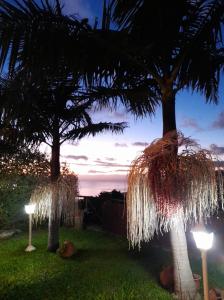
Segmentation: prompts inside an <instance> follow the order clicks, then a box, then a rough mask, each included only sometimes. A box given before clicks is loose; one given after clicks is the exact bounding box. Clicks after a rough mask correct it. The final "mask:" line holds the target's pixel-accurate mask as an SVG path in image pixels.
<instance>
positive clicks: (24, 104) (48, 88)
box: [2, 73, 126, 251]
mask: <svg viewBox="0 0 224 300" xmlns="http://www.w3.org/2000/svg"><path fill="white" fill-rule="evenodd" d="M77 78H78V77H77ZM77 78H76V79H75V80H74V79H73V78H69V76H68V75H67V73H65V74H64V78H63V79H62V77H61V74H60V78H59V77H57V78H52V77H51V79H50V76H49V79H48V81H46V82H45V85H40V84H39V83H36V81H32V80H31V78H29V79H28V78H27V81H26V82H24V75H23V74H22V76H21V77H20V73H18V74H17V76H16V77H15V78H13V79H12V80H10V81H7V82H5V84H4V88H3V93H4V99H5V106H4V107H5V109H4V118H3V120H2V126H3V127H4V121H5V122H7V124H9V122H10V125H11V127H12V128H15V129H16V130H17V131H19V132H20V133H21V137H20V138H22V139H24V140H26V141H27V142H29V143H32V144H39V143H46V144H47V145H49V146H50V148H51V163H50V175H51V183H52V184H53V185H55V186H56V187H57V182H58V180H59V177H60V147H61V145H62V144H63V143H64V142H65V141H68V140H73V141H77V140H80V139H82V138H83V137H85V136H87V135H93V136H94V135H95V134H98V133H101V132H103V131H105V130H109V131H112V132H115V133H118V132H122V131H123V129H124V127H125V126H126V124H125V123H108V122H99V123H93V122H92V119H91V116H90V110H91V108H92V106H93V105H94V103H95V102H96V99H95V98H89V96H88V95H87V96H85V94H84V93H81V92H80V91H77V85H78V82H77ZM58 197H59V196H58V189H57V188H54V189H52V202H51V203H52V204H51V214H50V218H49V236H48V238H49V240H48V250H49V251H55V250H56V249H57V248H58V245H59V235H58V234H59V231H58V230H59V220H60V217H59V216H58V215H57V214H56V212H57V211H58V205H59V199H58Z"/></svg>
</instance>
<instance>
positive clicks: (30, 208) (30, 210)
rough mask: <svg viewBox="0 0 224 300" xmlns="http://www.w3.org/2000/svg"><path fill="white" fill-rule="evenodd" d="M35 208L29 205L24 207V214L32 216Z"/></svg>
mask: <svg viewBox="0 0 224 300" xmlns="http://www.w3.org/2000/svg"><path fill="white" fill-rule="evenodd" d="M35 207H36V204H29V205H25V211H26V213H27V214H28V215H29V214H33V213H34V211H35Z"/></svg>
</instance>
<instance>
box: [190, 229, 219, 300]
mask: <svg viewBox="0 0 224 300" xmlns="http://www.w3.org/2000/svg"><path fill="white" fill-rule="evenodd" d="M192 233H193V237H194V240H195V243H196V246H197V248H198V249H199V250H200V251H201V259H202V274H203V287H204V299H205V300H209V294H208V272H207V258H206V256H207V250H209V249H211V247H212V243H213V237H214V234H213V232H211V233H208V232H206V231H205V230H201V229H200V230H199V231H197V230H195V231H194V230H192Z"/></svg>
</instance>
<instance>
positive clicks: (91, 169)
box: [61, 0, 224, 194]
mask: <svg viewBox="0 0 224 300" xmlns="http://www.w3.org/2000/svg"><path fill="white" fill-rule="evenodd" d="M102 2H103V1H102V0H85V1H82V0H64V1H63V3H64V12H65V13H66V14H69V15H70V14H76V15H78V16H79V17H87V18H89V20H90V23H93V22H94V19H95V16H99V15H100V13H101V10H102V7H101V6H102ZM223 83H224V82H222V84H221V85H220V87H221V89H220V101H219V104H218V105H215V104H209V103H208V104H206V103H205V98H204V97H203V96H201V95H199V94H197V93H194V94H192V92H191V91H186V90H185V91H183V92H180V93H179V94H178V95H177V102H176V107H177V109H176V115H177V127H178V128H179V129H180V130H181V131H182V132H183V133H184V134H185V135H186V136H190V137H191V138H193V139H195V140H197V142H198V143H200V144H201V145H202V147H206V148H208V149H212V150H213V151H214V152H215V153H216V154H218V155H219V157H220V159H221V160H223V159H224V89H223V87H224V84H223ZM94 119H95V120H96V121H111V122H121V121H125V122H128V125H129V127H128V128H126V129H125V131H124V133H123V134H120V135H112V134H110V133H106V134H101V135H98V136H97V137H88V138H84V139H82V140H81V141H80V142H79V143H78V144H65V145H63V146H62V148H61V162H64V161H66V162H67V163H68V165H69V166H70V168H71V169H72V170H73V171H75V172H76V173H77V174H78V175H80V189H81V190H80V193H81V194H82V193H88V192H86V191H84V190H83V184H84V181H85V186H88V184H89V185H91V186H92V187H94V186H96V184H100V183H101V186H102V182H104V181H109V180H111V181H116V182H122V184H123V186H121V185H119V186H114V188H116V187H117V188H120V189H123V190H125V185H124V181H125V179H124V178H126V174H127V171H128V167H129V165H130V163H131V161H132V160H133V159H134V158H136V156H137V155H139V154H140V153H141V151H142V150H143V149H144V147H145V146H146V145H147V144H148V143H150V142H151V141H152V140H154V139H155V138H159V137H161V135H162V120H161V109H160V108H159V107H158V108H157V110H156V113H155V116H151V117H147V118H144V119H138V120H135V119H134V117H133V116H132V115H131V114H128V113H127V112H126V111H125V110H124V108H122V107H121V108H120V109H119V111H117V112H108V111H106V110H104V111H102V112H98V113H96V114H95V115H94ZM89 179H91V183H90V181H89ZM103 188H105V189H109V188H108V187H103V186H102V189H103ZM111 188H113V186H112V185H111ZM100 189H101V187H100V186H99V188H98V190H97V192H94V193H98V191H100Z"/></svg>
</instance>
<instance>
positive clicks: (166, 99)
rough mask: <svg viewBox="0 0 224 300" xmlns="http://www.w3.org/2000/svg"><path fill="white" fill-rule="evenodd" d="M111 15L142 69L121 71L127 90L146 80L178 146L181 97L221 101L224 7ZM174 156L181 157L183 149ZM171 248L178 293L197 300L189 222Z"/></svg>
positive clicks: (178, 6)
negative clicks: (185, 92) (184, 93)
mask: <svg viewBox="0 0 224 300" xmlns="http://www.w3.org/2000/svg"><path fill="white" fill-rule="evenodd" d="M106 11H107V14H106V17H107V19H111V18H112V17H113V20H114V21H115V22H116V23H117V24H118V26H117V27H118V30H120V31H123V32H126V33H127V34H128V35H129V43H130V44H129V47H128V49H126V53H127V58H128V59H129V61H130V64H132V65H133V64H135V65H136V67H137V69H136V70H134V71H132V70H131V71H128V74H129V76H127V75H126V74H124V73H123V74H122V68H121V71H120V73H118V75H119V78H122V77H123V80H121V79H120V80H121V82H122V85H125V84H127V85H128V84H129V81H128V79H129V78H131V79H132V80H133V78H134V79H135V80H137V79H138V80H140V79H141V81H142V82H145V83H146V84H148V89H149V90H153V91H157V95H158V94H159V99H158V100H159V103H160V104H161V106H162V115H163V136H164V137H165V136H167V134H170V133H172V134H173V136H174V138H175V136H176V140H177V127H176V114H175V99H176V94H177V93H178V92H179V91H181V90H182V89H185V88H188V89H192V90H194V91H198V92H201V93H202V94H204V95H205V99H206V101H207V102H211V101H213V102H215V103H217V101H218V87H219V78H220V73H221V70H222V68H223V62H224V50H223V43H222V37H223V34H222V29H221V26H222V24H223V13H224V1H223V0H221V1H219V0H211V1H202V0H199V1H193V0H192V1H175V0H174V1H171V2H170V1H146V0H136V1H125V0H112V1H109V3H108V6H107V10H106ZM111 12H112V17H111ZM107 23H108V22H107ZM121 65H122V63H121ZM125 72H127V71H126V70H125ZM124 75H125V76H124ZM125 80H126V82H125ZM117 81H118V80H117ZM136 98H138V97H136ZM139 100H141V98H140V96H139ZM173 151H174V153H176V154H177V146H176V147H173ZM171 243H172V249H173V259H174V268H175V291H176V293H177V294H178V296H179V298H180V299H194V297H195V285H194V282H193V276H192V272H191V268H190V264H189V259H188V253H187V243H186V237H185V233H184V224H183V220H179V222H178V224H177V225H176V227H175V228H174V229H172V230H171ZM183 262H184V263H183ZM180 266H181V267H180Z"/></svg>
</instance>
